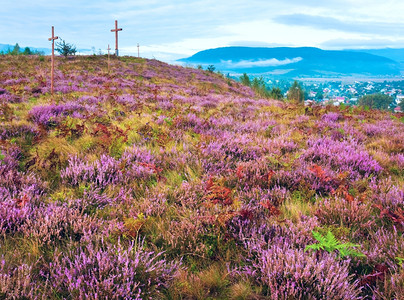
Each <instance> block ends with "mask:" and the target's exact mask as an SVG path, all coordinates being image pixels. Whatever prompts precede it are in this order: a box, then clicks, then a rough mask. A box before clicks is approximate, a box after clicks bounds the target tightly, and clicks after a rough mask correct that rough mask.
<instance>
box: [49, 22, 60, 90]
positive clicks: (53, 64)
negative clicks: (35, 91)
mask: <svg viewBox="0 0 404 300" xmlns="http://www.w3.org/2000/svg"><path fill="white" fill-rule="evenodd" d="M57 39H58V37H57V36H55V28H54V27H53V26H52V37H50V38H49V39H48V40H49V41H52V58H51V65H52V66H51V94H52V95H53V80H54V78H55V40H57Z"/></svg>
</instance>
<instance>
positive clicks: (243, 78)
mask: <svg viewBox="0 0 404 300" xmlns="http://www.w3.org/2000/svg"><path fill="white" fill-rule="evenodd" d="M240 82H241V83H242V84H244V85H246V86H250V85H251V81H250V77H248V75H247V74H246V73H244V74H243V75H242V76H240Z"/></svg>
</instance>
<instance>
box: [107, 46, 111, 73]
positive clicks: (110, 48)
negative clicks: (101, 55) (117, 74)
mask: <svg viewBox="0 0 404 300" xmlns="http://www.w3.org/2000/svg"><path fill="white" fill-rule="evenodd" d="M107 50H108V73H109V50H111V48H110V47H109V44H108V49H107Z"/></svg>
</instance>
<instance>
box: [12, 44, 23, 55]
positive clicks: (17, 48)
mask: <svg viewBox="0 0 404 300" xmlns="http://www.w3.org/2000/svg"><path fill="white" fill-rule="evenodd" d="M10 54H11V55H19V54H21V48H20V45H18V43H16V44H15V46H14V48H13V50H12V51H11V52H10Z"/></svg>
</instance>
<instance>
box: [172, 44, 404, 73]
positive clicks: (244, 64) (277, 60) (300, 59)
mask: <svg viewBox="0 0 404 300" xmlns="http://www.w3.org/2000/svg"><path fill="white" fill-rule="evenodd" d="M180 61H182V62H186V63H193V64H214V65H215V66H216V67H217V68H218V69H220V70H222V71H224V72H235V73H243V72H246V73H256V74H259V73H261V74H262V73H267V74H284V75H286V76H296V75H299V76H327V75H334V76H347V75H366V76H379V75H399V74H400V64H399V63H397V62H396V61H393V60H391V59H388V58H385V57H381V56H377V55H373V54H369V53H362V52H351V51H330V50H321V49H318V48H311V47H302V48H288V47H279V48H251V47H224V48H216V49H210V50H204V51H201V52H198V53H196V54H194V55H193V56H191V57H188V58H184V59H181V60H180Z"/></svg>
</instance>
